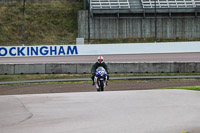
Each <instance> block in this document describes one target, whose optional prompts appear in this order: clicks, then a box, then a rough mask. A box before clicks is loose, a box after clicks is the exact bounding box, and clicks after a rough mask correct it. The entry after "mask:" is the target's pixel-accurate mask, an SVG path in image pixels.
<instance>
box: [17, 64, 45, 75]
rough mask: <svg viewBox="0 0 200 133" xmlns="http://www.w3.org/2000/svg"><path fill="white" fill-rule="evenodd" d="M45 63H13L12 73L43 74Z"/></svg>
mask: <svg viewBox="0 0 200 133" xmlns="http://www.w3.org/2000/svg"><path fill="white" fill-rule="evenodd" d="M45 73H46V72H45V64H15V67H14V74H45Z"/></svg>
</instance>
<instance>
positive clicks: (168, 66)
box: [0, 62, 200, 75]
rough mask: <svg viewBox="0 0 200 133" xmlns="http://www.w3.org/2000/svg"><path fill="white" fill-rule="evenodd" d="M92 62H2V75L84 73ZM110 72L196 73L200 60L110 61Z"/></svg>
mask: <svg viewBox="0 0 200 133" xmlns="http://www.w3.org/2000/svg"><path fill="white" fill-rule="evenodd" d="M91 67H92V63H77V64H76V63H49V64H0V70H1V71H0V75H6V74H9V75H12V74H70V73H75V74H84V73H86V74H87V73H90V69H91ZM108 67H109V72H110V73H177V72H178V73H179V72H182V73H183V72H185V73H187V72H188V73H189V72H190V73H194V72H200V62H144V63H108Z"/></svg>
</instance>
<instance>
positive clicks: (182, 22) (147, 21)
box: [78, 10, 200, 39]
mask: <svg viewBox="0 0 200 133" xmlns="http://www.w3.org/2000/svg"><path fill="white" fill-rule="evenodd" d="M156 27H157V31H156V33H157V38H158V39H199V38H200V36H199V35H200V18H157V26H156ZM78 36H79V37H81V38H85V39H87V38H88V12H87V11H86V10H81V11H79V13H78ZM154 37H155V18H130V17H129V18H128V17H127V18H117V17H115V18H113V17H99V18H92V17H91V18H90V39H118V38H122V39H124V38H154Z"/></svg>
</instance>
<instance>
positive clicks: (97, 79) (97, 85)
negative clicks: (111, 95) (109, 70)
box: [94, 76, 108, 89]
mask: <svg viewBox="0 0 200 133" xmlns="http://www.w3.org/2000/svg"><path fill="white" fill-rule="evenodd" d="M99 80H100V79H99V78H98V77H96V76H95V77H94V82H95V85H96V88H97V89H99V84H98V82H99ZM104 81H105V82H104V87H106V84H107V82H108V80H107V76H106V77H105V79H104Z"/></svg>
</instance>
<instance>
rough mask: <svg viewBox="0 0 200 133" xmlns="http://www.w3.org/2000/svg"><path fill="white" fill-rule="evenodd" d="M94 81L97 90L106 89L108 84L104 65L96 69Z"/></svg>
mask: <svg viewBox="0 0 200 133" xmlns="http://www.w3.org/2000/svg"><path fill="white" fill-rule="evenodd" d="M94 82H95V85H96V89H97V91H104V88H105V87H106V84H107V72H106V70H105V69H104V68H103V67H98V68H97V69H96V75H95V77H94Z"/></svg>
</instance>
